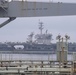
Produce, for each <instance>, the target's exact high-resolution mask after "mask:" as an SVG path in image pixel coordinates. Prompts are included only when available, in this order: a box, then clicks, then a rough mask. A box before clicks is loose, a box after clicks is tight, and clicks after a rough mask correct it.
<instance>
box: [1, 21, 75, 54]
mask: <svg viewBox="0 0 76 75" xmlns="http://www.w3.org/2000/svg"><path fill="white" fill-rule="evenodd" d="M39 30H40V33H39V34H36V35H34V33H33V32H31V34H30V35H28V38H27V41H26V42H22V43H20V42H4V43H0V52H1V53H19V54H20V53H23V54H52V53H56V51H57V45H56V43H52V39H53V38H52V34H51V33H48V30H46V31H45V33H43V23H42V22H39ZM33 38H34V40H33ZM72 52H76V43H68V53H72Z"/></svg>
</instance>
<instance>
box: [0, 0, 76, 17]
mask: <svg viewBox="0 0 76 75" xmlns="http://www.w3.org/2000/svg"><path fill="white" fill-rule="evenodd" d="M7 6H8V8H6V10H7V12H6V11H3V9H2V8H0V11H1V12H0V17H39V16H64V15H76V3H48V2H26V1H25V2H24V1H23V2H22V1H11V2H9V3H8V4H7Z"/></svg>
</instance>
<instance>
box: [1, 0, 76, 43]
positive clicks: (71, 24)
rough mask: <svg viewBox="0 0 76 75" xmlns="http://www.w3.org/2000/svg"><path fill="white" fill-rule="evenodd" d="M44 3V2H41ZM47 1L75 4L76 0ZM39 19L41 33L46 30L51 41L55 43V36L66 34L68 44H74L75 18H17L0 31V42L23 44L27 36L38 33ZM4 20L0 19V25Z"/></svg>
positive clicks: (75, 38)
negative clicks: (41, 25)
mask: <svg viewBox="0 0 76 75" xmlns="http://www.w3.org/2000/svg"><path fill="white" fill-rule="evenodd" d="M36 1H37V0H36ZM43 1H44V0H43ZM48 1H54V2H55V1H60V2H62V1H64V2H76V0H48ZM39 19H40V20H41V21H42V22H43V23H44V30H43V32H45V31H46V29H48V33H52V35H53V39H54V40H53V41H52V42H56V40H55V39H56V36H57V35H58V34H59V33H60V34H61V35H62V36H65V34H68V35H69V36H70V41H69V42H76V33H75V32H76V16H63V17H62V16H58V17H55V16H54V17H31V18H30V17H29V18H17V19H16V20H14V21H13V22H11V23H9V24H8V25H6V26H4V27H3V28H1V29H0V41H1V42H6V41H15V42H17V41H18V42H25V41H26V39H27V36H28V35H29V34H30V33H31V32H34V34H37V33H39V29H38V25H39V24H38V23H39ZM5 20H6V18H0V23H1V22H3V21H5Z"/></svg>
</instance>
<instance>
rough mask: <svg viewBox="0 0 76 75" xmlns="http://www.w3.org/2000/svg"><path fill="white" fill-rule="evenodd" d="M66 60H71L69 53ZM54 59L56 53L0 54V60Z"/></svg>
mask: <svg viewBox="0 0 76 75" xmlns="http://www.w3.org/2000/svg"><path fill="white" fill-rule="evenodd" d="M67 57H68V60H73V56H72V54H69V55H68V56H67ZM2 59H3V60H16V59H17V60H56V59H57V57H56V54H0V60H2Z"/></svg>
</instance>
